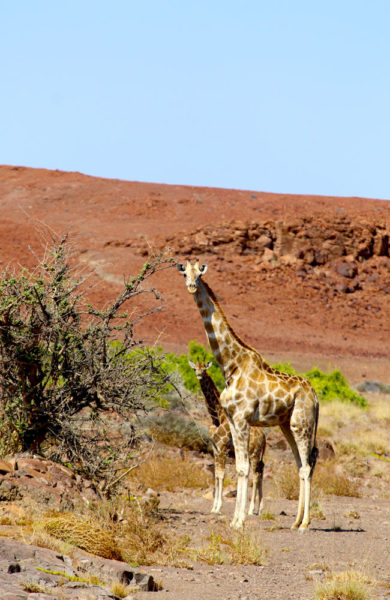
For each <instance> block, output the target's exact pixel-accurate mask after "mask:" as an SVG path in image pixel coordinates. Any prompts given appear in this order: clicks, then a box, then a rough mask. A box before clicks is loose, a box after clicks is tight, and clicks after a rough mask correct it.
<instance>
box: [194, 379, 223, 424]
mask: <svg viewBox="0 0 390 600" xmlns="http://www.w3.org/2000/svg"><path fill="white" fill-rule="evenodd" d="M199 384H200V389H201V390H202V392H203V395H204V397H205V400H206V405H207V410H208V413H209V415H210V417H211V420H212V422H213V425H215V427H219V426H220V425H221V424H222V422H223V421H224V420H225V413H224V412H223V409H222V406H221V405H220V403H219V391H218V388H217V386H216V385H215V383H214V381H213V380H212V378H211V377H210V375H209V374H208V373H206V372H204V373H202V377H201V378H200V380H199Z"/></svg>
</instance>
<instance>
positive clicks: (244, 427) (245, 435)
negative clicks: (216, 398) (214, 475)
mask: <svg viewBox="0 0 390 600" xmlns="http://www.w3.org/2000/svg"><path fill="white" fill-rule="evenodd" d="M230 428H231V433H232V438H233V445H234V453H235V455H236V471H237V498H236V508H235V511H234V516H233V520H232V522H231V526H232V527H234V528H235V529H240V528H241V527H242V526H243V523H244V520H245V513H246V502H247V496H248V477H249V454H248V446H249V426H248V424H247V423H246V422H245V423H241V422H240V429H239V428H238V427H237V424H235V423H232V422H230Z"/></svg>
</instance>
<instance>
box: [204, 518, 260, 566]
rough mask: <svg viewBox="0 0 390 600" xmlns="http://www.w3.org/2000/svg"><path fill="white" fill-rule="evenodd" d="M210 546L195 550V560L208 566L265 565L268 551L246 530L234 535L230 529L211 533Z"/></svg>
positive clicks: (220, 529) (208, 539)
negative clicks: (226, 564)
mask: <svg viewBox="0 0 390 600" xmlns="http://www.w3.org/2000/svg"><path fill="white" fill-rule="evenodd" d="M207 541H208V544H207V545H203V546H202V548H200V550H193V551H192V556H193V558H194V559H195V560H198V561H201V562H205V563H207V564H208V565H222V564H225V563H228V564H231V565H264V564H265V561H266V558H267V556H268V551H267V550H266V549H265V548H264V547H263V545H262V543H261V541H260V540H259V537H258V536H254V535H252V534H250V533H248V532H247V531H245V529H244V530H243V531H240V532H236V533H233V532H232V531H231V530H230V529H228V528H226V527H225V528H222V526H221V527H220V528H219V529H218V530H213V531H211V533H210V535H209V537H208V538H207Z"/></svg>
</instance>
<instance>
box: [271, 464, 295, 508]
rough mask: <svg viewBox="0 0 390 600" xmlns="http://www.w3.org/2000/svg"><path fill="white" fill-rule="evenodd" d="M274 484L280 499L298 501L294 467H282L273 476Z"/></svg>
mask: <svg viewBox="0 0 390 600" xmlns="http://www.w3.org/2000/svg"><path fill="white" fill-rule="evenodd" d="M274 482H275V485H276V489H277V491H278V494H279V496H280V497H281V498H286V499H287V500H298V497H299V476H298V470H297V468H296V466H295V465H293V464H290V463H289V464H284V465H282V466H281V467H280V468H279V469H278V471H277V472H276V474H275V477H274Z"/></svg>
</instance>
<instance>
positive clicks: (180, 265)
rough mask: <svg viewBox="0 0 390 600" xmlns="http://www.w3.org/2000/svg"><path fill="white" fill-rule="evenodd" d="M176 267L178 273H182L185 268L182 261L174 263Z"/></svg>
mask: <svg viewBox="0 0 390 600" xmlns="http://www.w3.org/2000/svg"><path fill="white" fill-rule="evenodd" d="M176 268H177V270H178V271H179V273H184V271H185V270H186V266H185V264H184V263H176Z"/></svg>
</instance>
